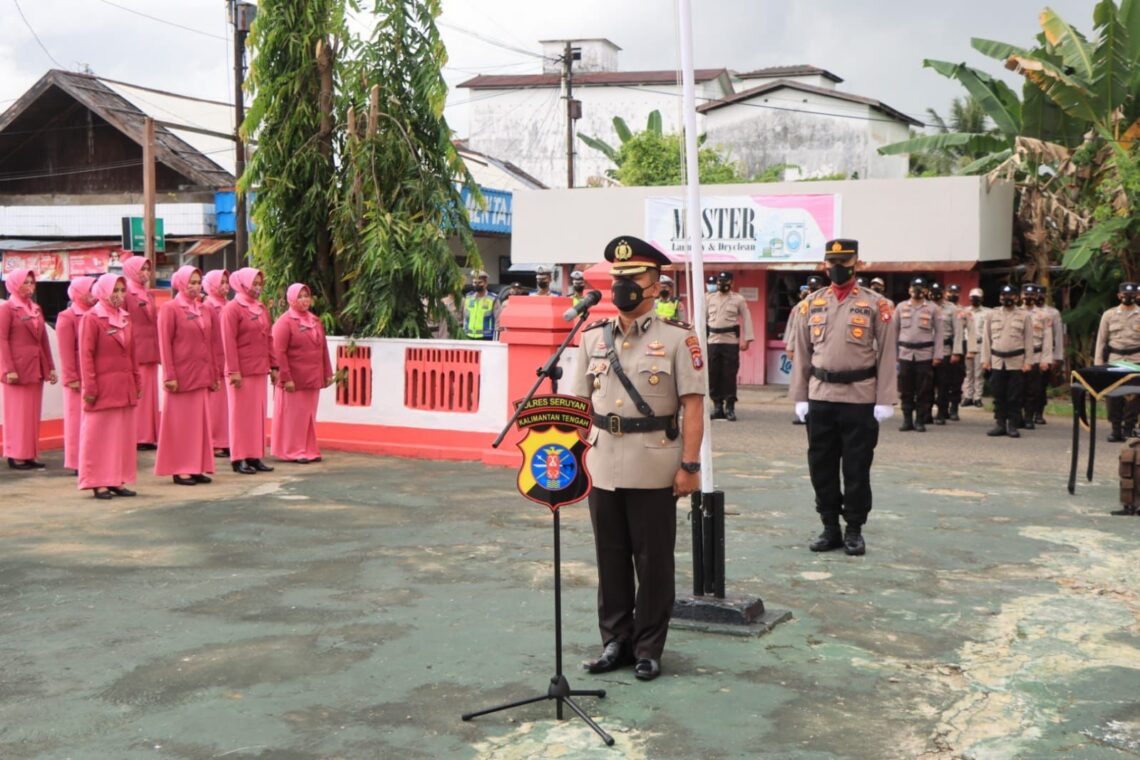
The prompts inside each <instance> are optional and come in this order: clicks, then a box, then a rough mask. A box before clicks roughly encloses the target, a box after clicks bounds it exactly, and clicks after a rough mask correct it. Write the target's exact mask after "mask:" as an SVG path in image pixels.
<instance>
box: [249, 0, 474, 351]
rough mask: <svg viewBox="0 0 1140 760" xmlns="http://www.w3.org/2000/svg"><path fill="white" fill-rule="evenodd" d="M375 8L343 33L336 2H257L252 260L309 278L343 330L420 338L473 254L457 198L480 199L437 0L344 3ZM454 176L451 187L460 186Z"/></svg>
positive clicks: (269, 272)
mask: <svg viewBox="0 0 1140 760" xmlns="http://www.w3.org/2000/svg"><path fill="white" fill-rule="evenodd" d="M347 2H348V7H349V8H351V10H352V11H353V12H355V13H357V14H362V13H363V14H371V18H372V19H373V22H374V26H373V29H372V31H371V33H370V35H369V36H368V37H367V38H366V39H365V38H361V37H359V36H357V35H353V34H350V33H349V31H348V29H347V27H346V25H345V23H344V14H345V9H346V6H345V3H346V0H262V2H261V3H260V5H259V12H258V19H257V22H256V23H255V25H254V30H253V33H252V37H251V47H252V51H253V58H252V65H251V76H250V89H251V91H252V92H253V96H254V97H253V104H252V106H251V108H250V113H249V117H248V119H247V121H246V124H245V125H244V127H243V129H244V130H245V131H246V132H248V133H249V134H252V135H255V136H256V138H257V143H258V149H257V151H256V152H255V153H254V155H253V159H252V160H251V162H250V165H249V167H248V168H247V172H246V175H245V176H244V177H243V178H242V180H241V182H242V187H243V188H246V189H256V190H257V200H256V202H255V204H254V209H253V218H254V220H255V222H256V223H257V231H256V233H255V236H254V241H253V242H254V260H255V262H256V263H257V264H258V266H260V267H261V268H262V269H263V270H264V271H265V273H266V277H267V280H268V284H269V286H270V288H271V289H273V291H276V292H281V291H283V290H284V288H285V287H286V286H287V285H288V284H289V283H291V282H295V281H301V282H307V283H310V284H311V286H312V288H313V290H314V294H315V295H317V296H318V298H319V300H320V302H321V304H322V305H323V306H324V309H323V311H324V313H323V314H322V318H323V319H324V320H325V323H326V325H328V326H329V328H330V329H333V330H336V331H338V332H341V333H342V334H356V335H363V336H371V335H380V336H388V337H426V336H427V334H428V322H429V320H431V321H439V320H449V321H450V320H452V319H453V318H452V317H451V315H450V313H449V311H448V310H447V309H446V308H445V306H444V304H443V299H444V298H445V297H446V296H448V295H455V294H457V292H458V290H459V287H460V285H461V284H462V280H463V276H462V269H461V268H460V265H459V263H458V262H457V261H456V259H455V257H454V255H453V254H452V253H451V251H450V248H449V245H448V238H449V237H450V236H456V237H457V238H458V239H459V241H460V244H461V247H462V248H463V250H464V251H465V254H466V259H465V262H464V263H465V264H466V265H467V266H478V265H479V257H478V253H477V251H476V249H475V245H474V240H473V238H472V235H471V231H470V226H469V223H468V220H467V214H466V209H465V207H464V204H463V203H462V200H461V197H460V189H459V187H460V186H466V187H467V188H468V189H469V190H470V192H471V193H472V194H473V195H474V196H475V198H476V199H479V193H478V187H477V186H476V185H475V183H474V182H473V180H472V179H471V176H470V174H469V173H468V172H467V170H466V169H465V167H464V166H463V163H462V161H461V160H460V158H459V156H458V153H457V152H456V150H455V147H454V146H453V145H452V143H451V132H450V130H449V128H448V126H447V122H446V121H445V120H444V118H443V106H444V101H445V99H446V95H447V90H446V86H445V84H444V82H443V78H442V75H441V69H442V67H443V65H444V63H445V62H446V57H447V56H446V52H445V50H444V46H443V43H442V41H441V39H440V36H439V32H438V29H437V27H436V18H437V17H438V16H439V13H440V3H439V0H371V1H370V2H369V4H368V5H367V7H365V4H364V3H363V2H362V1H361V0H347ZM457 182H458V184H457Z"/></svg>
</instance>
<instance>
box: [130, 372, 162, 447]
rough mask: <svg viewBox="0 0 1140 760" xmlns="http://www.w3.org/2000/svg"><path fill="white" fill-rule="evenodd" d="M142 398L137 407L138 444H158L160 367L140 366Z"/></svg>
mask: <svg viewBox="0 0 1140 760" xmlns="http://www.w3.org/2000/svg"><path fill="white" fill-rule="evenodd" d="M139 375H141V376H142V398H140V399H139V405H138V406H136V407H135V424H136V426H137V428H138V438H137V439H136V442H137V443H158V365H157V364H140V365H139Z"/></svg>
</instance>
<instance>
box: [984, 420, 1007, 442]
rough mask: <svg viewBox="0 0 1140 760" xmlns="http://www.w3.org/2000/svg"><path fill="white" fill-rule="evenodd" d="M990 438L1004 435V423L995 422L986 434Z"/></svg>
mask: <svg viewBox="0 0 1140 760" xmlns="http://www.w3.org/2000/svg"><path fill="white" fill-rule="evenodd" d="M986 435H988V436H990V437H991V438H996V437H997V436H999V435H1005V423H1004V422H1002V421H1001V420H995V421H994V426H993V428H992V429H991V430H990V431H989V432H987V433H986Z"/></svg>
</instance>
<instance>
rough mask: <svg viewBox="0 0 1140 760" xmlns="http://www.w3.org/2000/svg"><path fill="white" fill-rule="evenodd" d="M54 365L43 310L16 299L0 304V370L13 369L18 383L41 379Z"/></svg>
mask: <svg viewBox="0 0 1140 760" xmlns="http://www.w3.org/2000/svg"><path fill="white" fill-rule="evenodd" d="M53 369H55V364H54V363H53V362H52V360H51V346H50V345H49V344H48V336H47V328H46V327H45V326H44V314H43V312H42V311H40V307H39V306H36V305H35V304H24V303H19V302H17V301H16V300H15V299H11V300H8V301H5V302H4V303H2V304H0V372H3V373H4V374H8V373H9V372H15V373H16V374H17V375H18V376H19V379H18V380H16V384H17V385H31V384H32V383H42V382H43V381H44V380H46V379H47V376H48V373H49V372H51V371H52V370H53Z"/></svg>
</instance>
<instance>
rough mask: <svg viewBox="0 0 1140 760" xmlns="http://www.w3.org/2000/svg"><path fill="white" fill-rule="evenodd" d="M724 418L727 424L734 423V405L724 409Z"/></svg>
mask: <svg viewBox="0 0 1140 760" xmlns="http://www.w3.org/2000/svg"><path fill="white" fill-rule="evenodd" d="M724 418H725V419H726V420H728V421H729V422H736V405H735V404H728V405H726V406H725V408H724Z"/></svg>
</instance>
